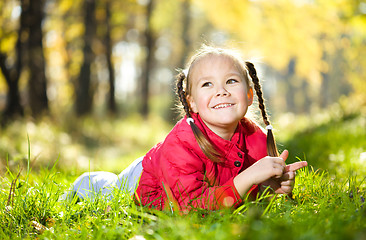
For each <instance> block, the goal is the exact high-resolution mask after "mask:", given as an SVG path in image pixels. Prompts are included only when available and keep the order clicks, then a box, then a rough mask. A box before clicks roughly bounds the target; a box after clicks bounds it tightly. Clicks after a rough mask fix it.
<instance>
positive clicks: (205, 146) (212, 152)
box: [176, 72, 220, 162]
mask: <svg viewBox="0 0 366 240" xmlns="http://www.w3.org/2000/svg"><path fill="white" fill-rule="evenodd" d="M176 80H177V83H176V84H177V94H178V96H179V100H180V102H181V103H182V105H183V109H184V112H185V114H186V116H187V117H189V118H190V117H191V112H190V107H189V105H188V102H187V94H186V91H184V87H183V83H184V80H186V75H185V74H184V73H183V72H180V73H179V74H178V75H177V77H176ZM187 123H188V124H189V125H190V126H191V129H192V132H193V134H194V137H195V138H196V141H197V143H198V145H199V146H200V148H201V150H202V151H203V153H204V154H205V155H206V157H208V158H209V159H210V160H211V161H213V162H220V154H219V153H218V152H217V150H216V149H215V148H214V146H213V145H212V143H211V142H210V141H209V140H208V139H207V138H206V137H205V135H204V134H203V133H202V132H201V130H200V129H199V128H198V127H197V125H196V124H195V123H194V121H188V122H187Z"/></svg>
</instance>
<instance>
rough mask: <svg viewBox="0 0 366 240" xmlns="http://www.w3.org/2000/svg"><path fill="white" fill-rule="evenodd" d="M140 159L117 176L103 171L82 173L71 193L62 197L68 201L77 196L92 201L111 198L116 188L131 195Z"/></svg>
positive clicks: (139, 167) (140, 167) (140, 165)
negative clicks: (100, 196) (99, 196)
mask: <svg viewBox="0 0 366 240" xmlns="http://www.w3.org/2000/svg"><path fill="white" fill-rule="evenodd" d="M142 159H143V157H140V158H138V159H136V160H135V161H134V162H133V163H131V164H130V165H129V166H128V167H127V168H126V169H125V170H123V171H122V172H121V173H120V174H119V175H118V176H117V175H116V174H114V173H111V172H103V171H100V172H86V173H83V174H82V175H81V176H80V177H78V178H77V179H76V180H75V182H74V183H73V186H72V189H71V191H70V192H69V193H66V196H64V197H66V198H68V199H70V198H72V197H73V196H74V195H75V194H77V195H78V197H79V198H81V199H84V198H89V199H94V198H95V197H96V196H97V195H102V196H103V197H108V198H111V197H112V192H113V191H114V190H115V189H116V188H117V189H120V190H123V191H126V192H129V193H130V195H132V194H133V193H134V191H135V190H136V188H137V185H138V182H139V179H140V175H141V172H142Z"/></svg>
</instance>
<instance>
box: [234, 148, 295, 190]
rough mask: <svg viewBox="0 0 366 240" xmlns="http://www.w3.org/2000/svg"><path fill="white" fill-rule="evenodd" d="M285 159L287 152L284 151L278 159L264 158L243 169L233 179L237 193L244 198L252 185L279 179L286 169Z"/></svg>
mask: <svg viewBox="0 0 366 240" xmlns="http://www.w3.org/2000/svg"><path fill="white" fill-rule="evenodd" d="M287 157H288V151H284V152H283V153H282V154H281V156H280V157H269V156H267V157H264V158H262V159H260V160H259V161H257V162H256V163H255V164H253V165H252V166H250V167H248V168H247V169H245V170H244V171H243V172H241V173H240V174H239V175H238V176H236V177H235V178H234V185H235V187H236V189H237V191H238V193H239V194H240V195H241V196H244V194H246V192H247V191H248V190H249V189H250V188H251V187H252V186H253V185H259V184H261V183H263V182H265V181H267V180H268V179H271V178H273V179H280V178H281V177H282V176H283V174H284V172H285V169H286V164H285V160H286V159H287Z"/></svg>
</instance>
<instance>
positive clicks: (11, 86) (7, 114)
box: [0, 3, 27, 126]
mask: <svg viewBox="0 0 366 240" xmlns="http://www.w3.org/2000/svg"><path fill="white" fill-rule="evenodd" d="M22 5H23V3H22ZM26 15H27V12H26V11H25V10H24V8H22V11H21V14H20V23H19V29H18V39H17V42H16V46H15V51H16V53H15V55H16V58H15V62H14V65H12V66H8V65H7V63H6V61H7V56H6V55H5V54H4V53H0V69H1V72H2V73H3V76H4V78H5V80H6V84H7V86H8V92H7V101H6V105H5V110H4V112H3V113H2V119H1V125H2V126H4V125H6V124H7V123H8V122H9V121H10V120H11V119H13V118H15V117H18V116H20V117H23V116H24V109H23V106H22V105H21V102H20V93H19V77H20V73H21V71H22V68H23V59H24V56H23V52H24V51H23V50H24V42H25V41H27V39H24V41H22V38H21V36H22V35H24V32H25V31H27V26H26V20H27V18H26Z"/></svg>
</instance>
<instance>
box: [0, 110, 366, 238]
mask: <svg viewBox="0 0 366 240" xmlns="http://www.w3.org/2000/svg"><path fill="white" fill-rule="evenodd" d="M364 119H365V118H364V116H363V115H362V114H358V115H354V116H352V117H346V118H339V119H334V118H332V119H330V120H329V121H327V122H323V123H321V124H319V125H318V126H311V127H308V128H304V129H301V131H297V132H294V131H293V132H291V134H287V135H286V138H283V139H281V137H279V140H280V143H281V144H283V146H286V148H287V149H289V150H290V153H291V159H290V161H296V158H297V157H298V158H300V159H305V158H306V160H307V161H309V163H310V166H309V167H307V168H304V169H301V170H299V171H298V173H297V177H296V185H295V188H294V191H293V198H292V199H290V198H288V197H284V196H277V197H276V198H273V199H272V200H271V199H269V198H265V197H263V199H262V200H258V201H253V202H246V203H245V204H244V205H243V206H241V207H240V208H239V209H237V210H235V211H228V210H220V211H204V210H196V211H193V212H190V213H189V214H187V215H180V214H178V213H172V212H157V211H152V210H149V209H146V208H143V207H139V206H136V205H135V204H134V203H133V201H132V200H131V197H130V196H128V195H127V194H125V193H123V192H116V193H115V197H114V198H113V199H111V200H106V199H103V198H97V200H96V201H93V202H91V201H82V202H77V203H76V201H73V202H64V201H60V200H59V198H60V196H61V195H62V194H63V193H64V192H65V191H66V190H67V189H68V188H69V186H70V184H71V183H72V181H73V180H74V179H75V177H76V176H78V175H79V174H80V173H82V171H84V170H85V169H82V168H77V167H69V169H68V168H66V167H65V166H64V164H65V162H67V163H69V161H65V160H64V159H63V157H64V156H65V153H64V152H63V151H68V150H69V149H70V148H68V147H70V146H69V145H77V141H79V140H83V139H84V140H85V138H90V139H92V140H90V139H89V140H85V142H83V143H88V144H89V145H88V144H85V146H84V144H83V146H84V147H83V148H82V147H81V145H78V149H79V151H76V153H75V156H76V155H77V153H80V152H81V153H83V154H86V153H88V152H89V153H90V155H89V157H90V158H91V160H90V161H96V160H95V159H93V158H92V156H93V154H94V156H97V158H104V157H106V156H110V155H108V154H106V155H105V153H104V152H103V150H98V148H103V147H107V146H108V145H111V146H112V147H116V146H118V144H122V145H123V144H126V145H123V148H125V147H126V148H132V145H133V144H136V145H139V147H140V148H149V147H151V146H148V145H150V144H152V145H153V144H154V143H153V141H156V139H155V137H156V136H155V137H154V134H156V133H157V132H158V131H160V132H164V131H168V130H166V129H169V128H170V126H169V125H163V124H162V125H161V126H162V127H161V128H159V129H153V128H149V126H152V125H149V124H148V123H147V122H145V123H144V122H143V121H142V120H141V119H138V118H133V120H131V118H130V119H127V120H122V121H111V120H109V121H108V122H103V121H101V122H99V123H98V124H96V123H93V122H92V121H91V120H83V121H82V124H80V123H79V124H80V125H78V128H76V130H75V131H71V133H70V132H69V133H68V134H67V135H68V137H69V142H68V144H65V145H63V146H61V147H60V148H56V147H55V146H52V145H53V144H56V143H62V140H60V139H62V137H60V135H61V136H62V134H66V132H67V131H66V130H64V129H66V127H59V128H57V127H55V126H54V125H53V124H51V123H50V122H48V123H47V122H43V123H40V124H38V125H34V126H32V127H33V128H34V132H28V134H29V139H30V150H29V151H28V142H27V134H24V132H27V131H29V128H27V126H26V125H24V124H22V123H16V124H18V125H17V126H16V127H14V129H13V128H12V127H10V128H8V129H7V130H6V131H7V132H6V133H8V134H9V135H7V136H9V137H12V139H7V138H6V137H5V136H4V135H2V136H1V138H2V142H1V143H0V151H1V152H0V153H1V154H3V155H2V156H4V157H3V159H2V161H1V162H2V163H3V164H6V165H7V169H6V170H5V171H3V172H2V174H1V177H0V186H1V193H0V239H27V238H28V239H34V238H37V239H103V240H106V239H366V205H365V197H366V179H365V177H366V174H365V169H366V168H365V167H364V164H363V165H362V163H363V161H364V160H363V158H362V156H363V155H362V153H363V152H366V149H365V146H366V136H365V131H364V129H365V125H364V124H365V122H364ZM151 121H152V122H154V123H156V122H159V123H162V122H161V120H159V119H153V120H151ZM44 124H46V125H44ZM144 124H145V125H144ZM129 125H131V128H129V129H128V127H127V126H129ZM46 126H47V128H48V130H47V131H50V134H49V135H47V133H45V132H44V131H46V130H44V131H43V132H42V134H40V135H37V130H41V129H43V128H44V127H46ZM28 127H29V125H28ZM15 129H18V130H19V129H20V130H21V131H23V134H24V135H25V136H23V135H21V136H20V135H17V133H16V132H17V131H15ZM26 129H27V130H26ZM68 129H70V127H69V128H68ZM120 131H121V132H122V131H127V133H124V135H123V136H122V135H119V134H118V133H119V132H120ZM109 134H112V136H109ZM113 134H114V135H113ZM131 135H133V136H131ZM278 135H279V134H278ZM47 136H48V137H47ZM50 136H53V137H52V138H53V140H52V141H51V142H50V143H49V145H47V144H46V141H43V140H42V139H43V138H44V139H50ZM86 136H87V137H86ZM142 136H144V137H146V136H147V137H146V138H145V140H146V139H148V140H147V143H146V144H145V145H144V143H143V141H144V138H142ZM64 137H65V136H64ZM159 137H160V136H159ZM159 137H158V138H159ZM345 138H347V140H345ZM122 139H125V140H122ZM88 141H91V142H88ZM124 141H126V143H125V142H124ZM12 142H13V144H14V146H13V145H12V144H11V143H12ZM34 142H35V143H34ZM34 144H36V145H40V146H42V147H44V148H46V147H48V148H51V149H52V151H51V152H53V154H51V155H47V157H48V158H50V160H49V162H47V161H45V160H41V158H42V156H41V155H42V154H40V155H39V156H38V158H37V157H34V155H33V154H34V152H35V150H33V148H34V147H33V145H34ZM7 149H9V150H10V151H9V154H5V151H6V150H7ZM133 150H135V149H132V150H131V151H133ZM123 151H126V150H121V151H120V152H118V153H117V155H118V154H121V155H124V154H125V155H124V157H126V158H129V157H130V156H132V155H133V154H132V153H128V152H126V153H123ZM139 151H142V150H139ZM133 157H134V156H133ZM43 158H44V156H43ZM116 159H117V160H116ZM116 159H114V158H111V159H110V161H112V162H113V163H111V164H109V165H108V164H107V165H108V166H110V167H109V168H112V169H113V168H114V167H115V166H118V168H117V170H118V171H119V170H122V169H123V165H124V164H125V163H118V162H119V161H121V159H120V158H116ZM108 160H109V159H108ZM132 160H134V159H130V160H126V162H128V161H132ZM97 162H98V161H97ZM115 162H117V163H115ZM28 163H29V166H30V170H29V171H28V170H27V169H28V168H27V166H28ZM91 165H93V166H94V167H97V168H100V166H99V165H98V164H96V163H93V164H91ZM111 166H112V167H111ZM91 170H95V168H92V167H91ZM114 170H115V169H114ZM117 170H115V171H117ZM18 173H19V176H18ZM12 183H13V184H12ZM12 185H13V186H14V189H12V190H11V186H12Z"/></svg>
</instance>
